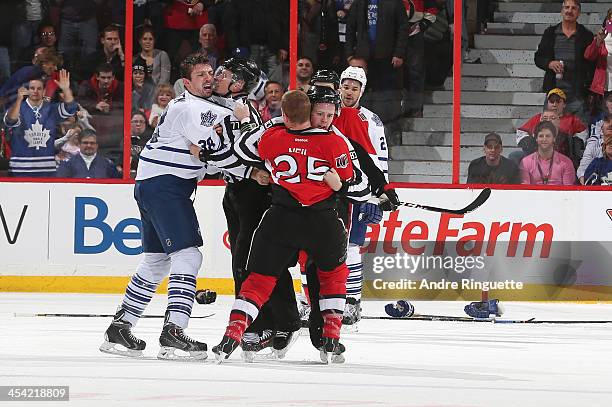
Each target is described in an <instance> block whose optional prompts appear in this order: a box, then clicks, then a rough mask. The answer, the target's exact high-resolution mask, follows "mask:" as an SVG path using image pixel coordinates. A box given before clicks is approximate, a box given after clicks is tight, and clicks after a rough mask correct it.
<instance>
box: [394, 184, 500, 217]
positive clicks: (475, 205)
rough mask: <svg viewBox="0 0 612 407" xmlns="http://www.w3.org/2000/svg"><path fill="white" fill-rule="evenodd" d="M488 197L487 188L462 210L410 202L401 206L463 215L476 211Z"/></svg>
mask: <svg viewBox="0 0 612 407" xmlns="http://www.w3.org/2000/svg"><path fill="white" fill-rule="evenodd" d="M489 196H491V190H490V189H489V188H485V189H483V190H482V191H481V192H480V194H478V196H477V197H476V199H474V201H472V203H470V204H469V205H468V206H466V207H465V208H462V209H447V208H438V207H437V206H429V205H421V204H416V203H412V202H403V203H402V205H403V206H407V207H409V208H416V209H424V210H426V211H432V212H445V213H452V214H455V215H465V214H466V213H469V212H472V211H473V210H475V209H478V208H479V207H480V206H481V205H482V204H483V203H485V202H486V201H487V199H489Z"/></svg>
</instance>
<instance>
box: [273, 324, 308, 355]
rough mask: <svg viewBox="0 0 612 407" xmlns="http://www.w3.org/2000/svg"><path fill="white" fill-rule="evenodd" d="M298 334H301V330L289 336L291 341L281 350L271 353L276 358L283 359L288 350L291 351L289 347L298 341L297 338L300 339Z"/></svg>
mask: <svg viewBox="0 0 612 407" xmlns="http://www.w3.org/2000/svg"><path fill="white" fill-rule="evenodd" d="M300 334H301V330H297V331H295V332H294V333H293V335H292V336H291V340H290V341H289V343H288V344H287V346H285V347H284V348H283V349H274V350H273V351H272V353H274V354H275V355H276V357H277V358H279V359H283V358H284V357H285V356H286V355H287V352H289V349H291V347H292V346H293V345H294V344H295V342H296V341H297V340H298V338H299V337H300Z"/></svg>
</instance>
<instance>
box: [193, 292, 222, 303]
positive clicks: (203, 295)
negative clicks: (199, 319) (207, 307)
mask: <svg viewBox="0 0 612 407" xmlns="http://www.w3.org/2000/svg"><path fill="white" fill-rule="evenodd" d="M195 299H196V301H197V302H198V304H212V303H213V302H215V301H216V300H217V293H216V292H215V291H213V290H208V289H207V290H198V291H196V295H195Z"/></svg>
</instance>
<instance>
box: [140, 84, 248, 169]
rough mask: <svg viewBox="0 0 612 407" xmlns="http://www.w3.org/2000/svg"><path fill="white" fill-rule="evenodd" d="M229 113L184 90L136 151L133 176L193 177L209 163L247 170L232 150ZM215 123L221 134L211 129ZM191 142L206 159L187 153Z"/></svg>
mask: <svg viewBox="0 0 612 407" xmlns="http://www.w3.org/2000/svg"><path fill="white" fill-rule="evenodd" d="M231 114H232V111H231V110H230V109H229V108H228V107H227V106H224V105H221V104H218V103H216V102H215V101H214V100H210V99H206V98H202V97H198V96H195V95H193V94H191V93H189V92H188V91H185V92H184V93H183V94H181V95H180V96H178V97H176V98H174V99H173V100H172V101H170V104H169V105H168V108H167V109H166V111H165V112H164V113H163V114H162V116H161V117H160V118H159V123H158V125H157V127H156V129H155V131H154V132H153V136H152V137H151V139H150V140H149V142H148V143H147V144H146V146H145V147H144V148H143V150H142V152H141V153H140V160H139V162H138V170H137V173H136V180H143V179H148V178H153V177H156V176H159V175H174V176H177V177H180V178H187V179H189V178H197V177H200V176H202V174H203V173H204V172H206V170H207V168H208V166H209V165H214V166H215V167H217V168H222V169H227V170H231V171H238V172H242V173H244V174H247V173H248V171H250V169H248V168H247V167H245V166H244V165H242V164H240V162H239V161H238V159H237V158H236V157H235V155H234V154H233V152H232V146H231V138H230V136H229V134H228V133H227V123H226V122H227V120H226V118H227V116H228V115H231ZM232 117H233V116H232ZM224 123H225V124H224ZM218 124H221V125H222V128H223V132H222V133H221V135H219V134H217V132H216V131H215V126H216V125H218ZM191 143H193V144H196V145H198V146H199V147H201V148H202V149H204V150H206V151H207V153H208V159H207V162H205V163H204V162H201V161H200V160H198V159H197V158H195V157H194V156H193V155H192V154H190V152H189V146H190V144H191Z"/></svg>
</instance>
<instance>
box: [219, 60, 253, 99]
mask: <svg viewBox="0 0 612 407" xmlns="http://www.w3.org/2000/svg"><path fill="white" fill-rule="evenodd" d="M219 68H223V69H227V70H228V71H231V72H232V83H234V82H238V81H244V88H243V89H242V91H243V92H244V93H251V91H252V90H253V89H254V88H255V87H256V86H257V84H258V83H259V78H260V75H261V70H260V69H259V68H258V67H257V65H256V64H255V62H253V61H250V60H248V59H246V58H230V59H228V60H227V61H225V62H223V63H222V64H221V65H219ZM219 68H217V72H218V71H219Z"/></svg>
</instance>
